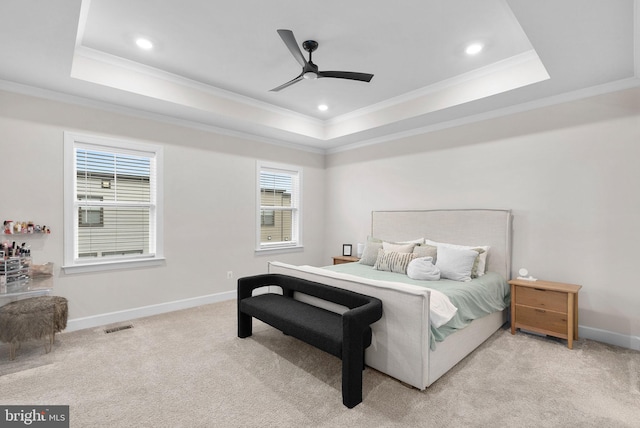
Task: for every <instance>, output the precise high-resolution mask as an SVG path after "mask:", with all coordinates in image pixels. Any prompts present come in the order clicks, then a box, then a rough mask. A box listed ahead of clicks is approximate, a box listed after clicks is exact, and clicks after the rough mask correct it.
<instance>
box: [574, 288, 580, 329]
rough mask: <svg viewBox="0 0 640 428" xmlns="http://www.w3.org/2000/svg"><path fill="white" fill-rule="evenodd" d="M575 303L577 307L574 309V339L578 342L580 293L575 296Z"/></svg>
mask: <svg viewBox="0 0 640 428" xmlns="http://www.w3.org/2000/svg"><path fill="white" fill-rule="evenodd" d="M574 302H575V305H574V307H573V310H574V314H573V315H574V316H573V338H574V339H575V340H578V308H579V306H578V293H575V294H574Z"/></svg>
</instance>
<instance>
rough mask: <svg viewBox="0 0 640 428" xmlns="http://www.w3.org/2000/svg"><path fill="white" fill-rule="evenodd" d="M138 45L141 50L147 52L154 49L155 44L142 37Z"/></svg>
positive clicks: (137, 40) (137, 42)
mask: <svg viewBox="0 0 640 428" xmlns="http://www.w3.org/2000/svg"><path fill="white" fill-rule="evenodd" d="M136 45H138V47H139V48H140V49H145V50H149V49H151V48H153V43H151V40H149V39H145V38H142V37H140V38H138V39H136Z"/></svg>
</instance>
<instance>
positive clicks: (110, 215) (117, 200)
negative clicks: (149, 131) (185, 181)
mask: <svg viewBox="0 0 640 428" xmlns="http://www.w3.org/2000/svg"><path fill="white" fill-rule="evenodd" d="M161 183H162V148H161V147H160V146H155V145H150V144H142V143H137V142H132V141H121V140H112V139H107V138H102V137H96V136H90V135H79V134H73V133H65V257H64V263H65V266H64V269H65V272H74V271H90V270H101V269H114V268H118V267H123V264H126V266H139V265H144V264H149V263H158V262H159V261H161V260H162V210H161V207H162V203H161V201H162V186H161Z"/></svg>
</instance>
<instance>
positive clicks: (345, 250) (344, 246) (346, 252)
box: [342, 244, 352, 256]
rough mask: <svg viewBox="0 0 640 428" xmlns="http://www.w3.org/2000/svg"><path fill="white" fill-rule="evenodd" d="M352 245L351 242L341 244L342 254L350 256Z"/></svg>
mask: <svg viewBox="0 0 640 428" xmlns="http://www.w3.org/2000/svg"><path fill="white" fill-rule="evenodd" d="M351 250H352V246H351V244H342V255H343V256H350V255H351Z"/></svg>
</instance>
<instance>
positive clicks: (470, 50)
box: [464, 43, 483, 55]
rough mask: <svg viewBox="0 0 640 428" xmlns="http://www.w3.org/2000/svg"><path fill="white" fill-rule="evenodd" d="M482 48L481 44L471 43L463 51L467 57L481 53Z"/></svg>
mask: <svg viewBox="0 0 640 428" xmlns="http://www.w3.org/2000/svg"><path fill="white" fill-rule="evenodd" d="M482 48H483V46H482V44H481V43H471V44H470V45H469V46H467V48H466V49H465V50H464V51H465V52H466V53H467V55H475V54H478V53H480V51H482Z"/></svg>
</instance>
